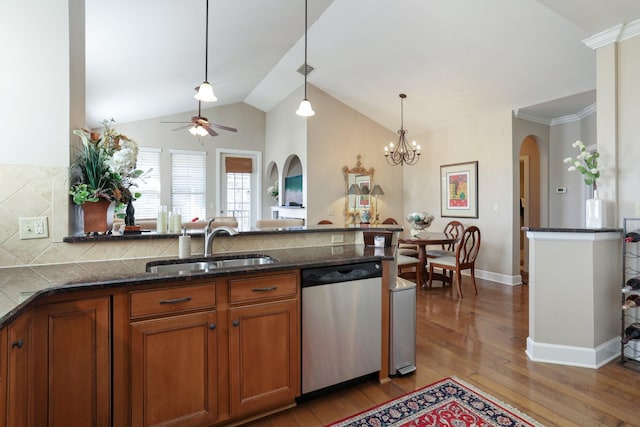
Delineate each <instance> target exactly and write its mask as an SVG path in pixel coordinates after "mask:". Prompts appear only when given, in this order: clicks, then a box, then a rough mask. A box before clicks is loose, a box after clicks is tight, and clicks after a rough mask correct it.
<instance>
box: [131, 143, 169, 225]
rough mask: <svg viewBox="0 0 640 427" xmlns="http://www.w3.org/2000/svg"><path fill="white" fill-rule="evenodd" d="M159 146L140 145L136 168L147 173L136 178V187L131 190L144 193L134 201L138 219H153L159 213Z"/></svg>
mask: <svg viewBox="0 0 640 427" xmlns="http://www.w3.org/2000/svg"><path fill="white" fill-rule="evenodd" d="M161 151H162V150H161V149H159V148H152V147H140V148H139V150H138V159H137V162H136V169H140V170H142V171H144V172H145V173H144V174H143V176H142V177H141V178H138V179H136V180H135V185H136V186H135V187H133V188H131V192H133V193H135V192H139V193H141V194H142V196H140V198H139V199H137V200H135V201H134V202H133V207H134V208H135V209H136V212H135V217H136V219H152V218H155V217H156V215H157V213H158V206H159V205H160V152H161Z"/></svg>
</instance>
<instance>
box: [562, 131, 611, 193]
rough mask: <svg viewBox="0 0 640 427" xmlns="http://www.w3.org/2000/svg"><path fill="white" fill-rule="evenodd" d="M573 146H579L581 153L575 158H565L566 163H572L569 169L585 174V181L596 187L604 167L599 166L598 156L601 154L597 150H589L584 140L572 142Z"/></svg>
mask: <svg viewBox="0 0 640 427" xmlns="http://www.w3.org/2000/svg"><path fill="white" fill-rule="evenodd" d="M571 146H572V147H573V148H577V149H579V150H580V154H578V156H577V157H576V158H575V159H573V158H572V157H567V158H566V159H564V162H565V163H571V166H569V168H568V171H569V172H573V171H578V172H580V173H581V174H582V175H583V176H584V182H585V184H587V185H593V187H594V188H595V187H596V179H598V178H600V172H602V171H603V170H604V169H603V168H602V166H600V167H598V158H599V157H600V154H599V153H598V152H597V151H596V152H593V153H592V152H590V151H588V150H587V147H585V145H584V144H583V143H582V141H580V140H578V141H576V142H574V143H573V144H571Z"/></svg>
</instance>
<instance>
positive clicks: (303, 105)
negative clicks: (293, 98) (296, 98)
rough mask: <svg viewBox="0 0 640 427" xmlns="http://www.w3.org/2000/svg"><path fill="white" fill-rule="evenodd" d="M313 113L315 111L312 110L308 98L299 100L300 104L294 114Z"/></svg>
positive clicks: (309, 114)
mask: <svg viewBox="0 0 640 427" xmlns="http://www.w3.org/2000/svg"><path fill="white" fill-rule="evenodd" d="M315 113H316V112H315V111H313V108H311V103H310V102H309V100H308V99H307V98H305V99H303V100H302V101H301V102H300V106H299V107H298V109H297V110H296V114H297V115H299V116H302V117H311V116H313V115H314V114H315Z"/></svg>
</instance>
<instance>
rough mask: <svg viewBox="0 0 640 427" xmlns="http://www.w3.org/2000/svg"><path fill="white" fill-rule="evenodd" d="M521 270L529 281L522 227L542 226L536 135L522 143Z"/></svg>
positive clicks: (526, 248) (526, 247) (526, 280)
mask: <svg viewBox="0 0 640 427" xmlns="http://www.w3.org/2000/svg"><path fill="white" fill-rule="evenodd" d="M519 164H520V168H519V169H520V170H519V173H520V179H519V184H520V187H519V188H520V191H519V195H520V197H519V205H520V206H519V212H520V234H519V239H520V244H519V248H520V272H521V275H522V280H523V282H524V283H527V282H528V272H529V241H528V240H527V237H526V232H525V231H523V230H522V227H540V224H541V219H540V217H541V215H540V211H541V202H540V197H541V196H540V193H541V192H540V188H541V179H540V150H539V147H538V138H537V137H536V136H534V135H528V136H526V137H525V138H524V139H523V140H522V142H521V143H520V162H519Z"/></svg>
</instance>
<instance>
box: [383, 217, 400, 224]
mask: <svg viewBox="0 0 640 427" xmlns="http://www.w3.org/2000/svg"><path fill="white" fill-rule="evenodd" d="M382 223H383V224H397V223H398V221H396V220H395V219H394V218H386V219H385V220H384V221H382Z"/></svg>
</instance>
